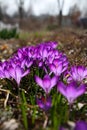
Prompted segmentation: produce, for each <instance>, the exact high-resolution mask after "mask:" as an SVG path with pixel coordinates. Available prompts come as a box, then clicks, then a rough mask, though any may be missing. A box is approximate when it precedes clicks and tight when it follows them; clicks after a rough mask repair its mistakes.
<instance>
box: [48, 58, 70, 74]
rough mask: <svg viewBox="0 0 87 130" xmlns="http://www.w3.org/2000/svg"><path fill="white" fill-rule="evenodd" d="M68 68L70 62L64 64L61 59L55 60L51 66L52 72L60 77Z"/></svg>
mask: <svg viewBox="0 0 87 130" xmlns="http://www.w3.org/2000/svg"><path fill="white" fill-rule="evenodd" d="M67 67H68V61H66V62H63V61H62V60H61V59H54V60H53V63H52V64H50V65H49V68H50V71H51V72H53V73H54V74H55V75H57V76H60V75H61V74H62V73H63V72H64V71H65V70H66V69H67Z"/></svg>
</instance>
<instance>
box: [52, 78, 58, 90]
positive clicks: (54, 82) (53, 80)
mask: <svg viewBox="0 0 87 130" xmlns="http://www.w3.org/2000/svg"><path fill="white" fill-rule="evenodd" d="M57 81H58V77H57V76H54V77H53V78H52V79H51V87H50V88H52V87H54V86H55V85H56V84H57Z"/></svg>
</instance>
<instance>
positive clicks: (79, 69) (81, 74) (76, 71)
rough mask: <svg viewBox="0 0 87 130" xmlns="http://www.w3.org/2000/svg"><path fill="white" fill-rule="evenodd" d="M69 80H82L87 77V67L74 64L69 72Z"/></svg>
mask: <svg viewBox="0 0 87 130" xmlns="http://www.w3.org/2000/svg"><path fill="white" fill-rule="evenodd" d="M68 75H69V76H68V78H67V80H68V82H70V81H71V80H74V81H78V82H82V81H83V80H84V79H85V78H87V68H85V67H84V66H73V67H71V70H70V72H68Z"/></svg>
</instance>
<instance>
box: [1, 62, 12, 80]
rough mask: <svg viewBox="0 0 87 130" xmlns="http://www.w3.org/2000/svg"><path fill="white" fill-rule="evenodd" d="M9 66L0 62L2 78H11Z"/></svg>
mask: <svg viewBox="0 0 87 130" xmlns="http://www.w3.org/2000/svg"><path fill="white" fill-rule="evenodd" d="M8 66H9V62H7V61H5V62H0V78H8V79H9V78H10V75H9V71H8Z"/></svg>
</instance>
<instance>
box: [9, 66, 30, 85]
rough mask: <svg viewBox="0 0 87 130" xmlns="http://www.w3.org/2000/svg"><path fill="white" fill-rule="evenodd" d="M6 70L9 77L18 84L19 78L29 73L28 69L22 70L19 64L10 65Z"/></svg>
mask: <svg viewBox="0 0 87 130" xmlns="http://www.w3.org/2000/svg"><path fill="white" fill-rule="evenodd" d="M8 70H9V74H10V76H11V78H13V79H15V81H16V82H17V84H18V86H19V84H20V81H21V78H22V77H24V76H26V75H27V74H28V73H29V70H26V71H24V69H23V68H21V67H20V66H19V65H17V66H15V68H14V67H13V66H10V67H9V69H8Z"/></svg>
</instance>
